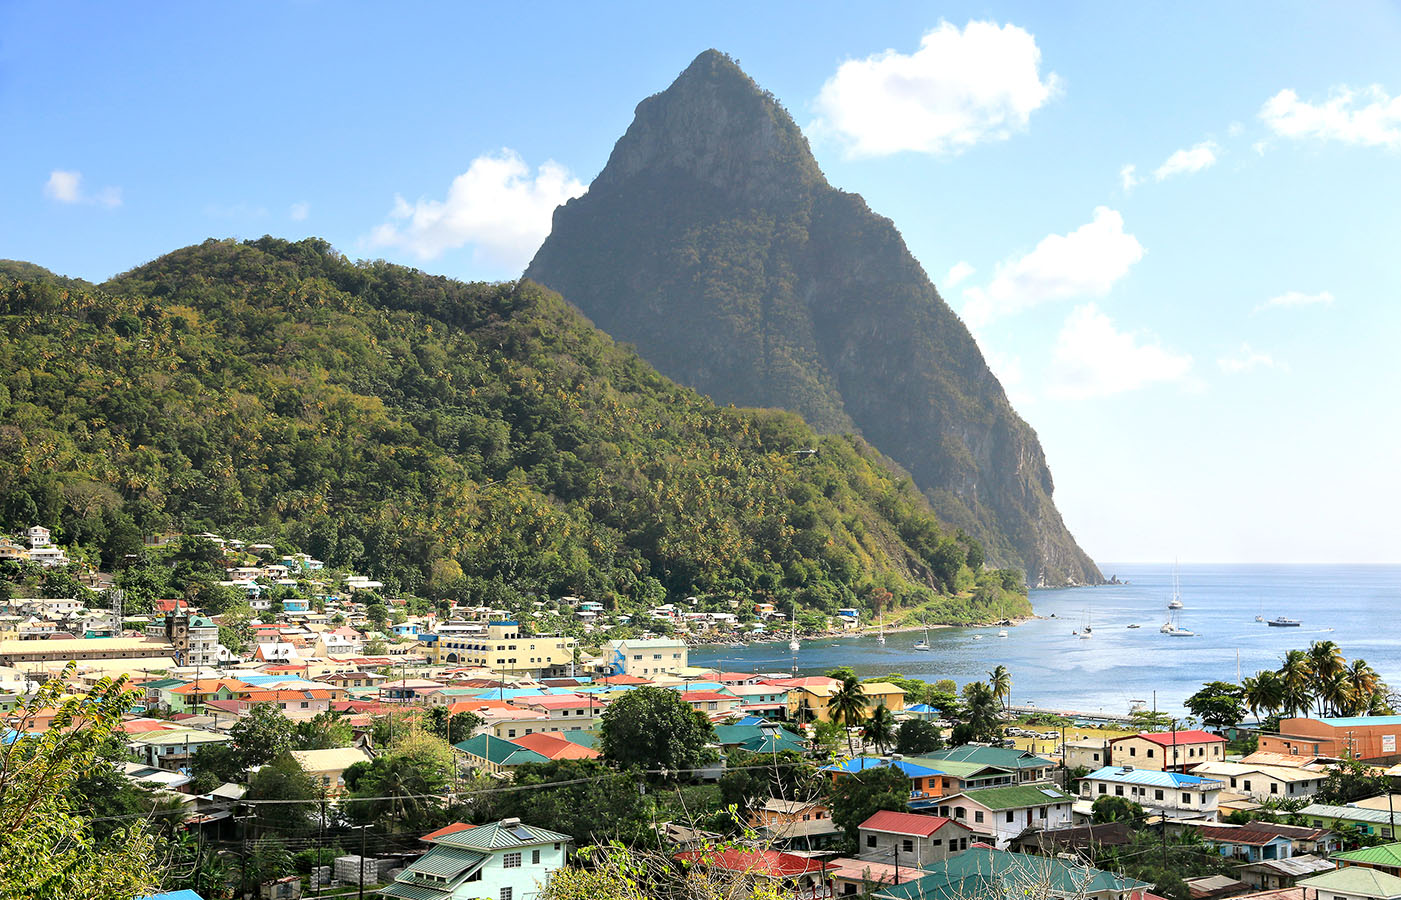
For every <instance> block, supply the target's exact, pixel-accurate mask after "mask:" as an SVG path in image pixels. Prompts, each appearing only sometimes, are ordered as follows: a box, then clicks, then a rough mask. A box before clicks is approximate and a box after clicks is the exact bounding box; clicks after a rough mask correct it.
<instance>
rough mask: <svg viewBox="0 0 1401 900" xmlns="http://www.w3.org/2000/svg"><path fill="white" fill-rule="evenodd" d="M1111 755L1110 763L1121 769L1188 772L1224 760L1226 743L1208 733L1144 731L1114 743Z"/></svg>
mask: <svg viewBox="0 0 1401 900" xmlns="http://www.w3.org/2000/svg"><path fill="white" fill-rule="evenodd" d="M1109 753H1110V756H1111V760H1110V761H1112V762H1113V763H1115V764H1117V765H1121V766H1133V767H1134V768H1135V769H1156V770H1158V771H1160V772H1186V771H1187V770H1188V769H1191V768H1192V767H1193V766H1199V765H1201V764H1202V763H1204V762H1221V761H1222V760H1224V759H1225V758H1226V739H1225V738H1223V737H1222V736H1221V735H1219V734H1210V733H1208V732H1205V731H1162V732H1149V731H1144V732H1140V733H1139V734H1130V735H1126V736H1124V737H1121V738H1115V739H1114V740H1112V741H1110V742H1109ZM1108 764H1109V761H1106V763H1105V765H1108Z"/></svg>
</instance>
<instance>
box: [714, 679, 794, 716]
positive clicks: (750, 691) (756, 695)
mask: <svg viewBox="0 0 1401 900" xmlns="http://www.w3.org/2000/svg"><path fill="white" fill-rule="evenodd" d="M725 686H726V688H727V689H728V690H729V692H730V693H732V694H734V695H735V696H736V697H738V698H739V712H740V713H742V714H743V715H746V716H762V717H764V718H766V719H779V718H782V717H783V714H784V713H785V712H786V711H787V710H788V691H787V690H786V689H784V688H781V687H777V686H776V685H772V684H726V685H725Z"/></svg>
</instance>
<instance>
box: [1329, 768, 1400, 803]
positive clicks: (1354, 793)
mask: <svg viewBox="0 0 1401 900" xmlns="http://www.w3.org/2000/svg"><path fill="white" fill-rule="evenodd" d="M1327 771H1328V776H1327V777H1326V778H1324V779H1323V786H1322V787H1320V788H1319V789H1318V793H1317V794H1315V795H1314V798H1313V799H1314V802H1316V803H1328V804H1333V805H1335V806H1343V805H1346V804H1348V803H1351V802H1352V801H1354V800H1361V799H1363V798H1364V797H1375V796H1377V795H1378V794H1385V793H1387V792H1388V791H1390V790H1391V779H1389V778H1387V777H1386V776H1385V775H1373V774H1372V770H1371V769H1370V768H1369V767H1368V766H1365V765H1363V764H1362V762H1361V761H1360V760H1357V759H1351V758H1349V759H1344V760H1343V761H1342V762H1340V763H1338V764H1337V765H1335V766H1329V767H1328V770H1327Z"/></svg>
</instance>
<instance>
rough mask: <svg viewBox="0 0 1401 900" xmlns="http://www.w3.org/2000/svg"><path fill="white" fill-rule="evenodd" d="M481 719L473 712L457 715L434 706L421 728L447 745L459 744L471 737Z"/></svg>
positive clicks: (441, 707) (443, 707)
mask: <svg viewBox="0 0 1401 900" xmlns="http://www.w3.org/2000/svg"><path fill="white" fill-rule="evenodd" d="M481 724H482V717H481V716H479V715H477V714H476V713H474V712H470V711H468V710H463V711H462V712H459V713H452V712H449V711H448V708H447V707H446V706H434V707H432V708H430V709H429V710H428V714H427V715H426V716H425V717H424V720H423V727H424V728H425V729H427V730H428V731H429V732H431V733H432V734H435V735H437V736H438V737H440V738H442V739H443V740H445V741H447V742H448V743H449V744H460V743H462V742H463V741H465V740H467V739H468V738H469V737H471V736H472V733H473V732H474V731H476V730H477V726H479V725H481Z"/></svg>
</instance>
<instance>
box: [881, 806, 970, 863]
mask: <svg viewBox="0 0 1401 900" xmlns="http://www.w3.org/2000/svg"><path fill="white" fill-rule="evenodd" d="M970 839H971V840H973V841H975V842H976V841H977V837H976V836H974V835H973V831H972V829H970V828H968V827H967V826H966V825H961V824H959V823H958V822H955V821H954V820H953V819H946V818H944V817H942V816H925V815H919V814H917V813H904V812H891V811H889V810H881V811H880V812H878V813H876V814H875V815H873V816H871V817H870V818H868V819H867V820H866V821H864V822H862V823H861V824H860V826H858V835H857V842H856V846H857V854H858V855H859V856H860V857H861V858H862V859H865V860H870V861H872V862H881V863H890V864H892V865H900V864H903V865H907V866H916V867H920V868H923V867H925V866H926V865H928V864H930V863H935V862H941V861H943V860H945V859H948V858H949V857H950V856H952V855H954V854H955V853H960V852H962V851H964V850H967V849H968V842H969V840H970Z"/></svg>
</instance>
